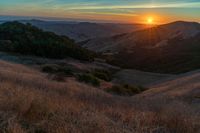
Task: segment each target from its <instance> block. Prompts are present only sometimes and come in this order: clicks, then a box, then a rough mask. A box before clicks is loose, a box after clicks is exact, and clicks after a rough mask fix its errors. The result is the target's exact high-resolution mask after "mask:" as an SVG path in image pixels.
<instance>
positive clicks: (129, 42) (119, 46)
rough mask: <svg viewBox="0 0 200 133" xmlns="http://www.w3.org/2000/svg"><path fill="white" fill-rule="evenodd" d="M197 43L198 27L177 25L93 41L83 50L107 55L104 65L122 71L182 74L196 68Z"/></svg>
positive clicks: (198, 25) (199, 46)
mask: <svg viewBox="0 0 200 133" xmlns="http://www.w3.org/2000/svg"><path fill="white" fill-rule="evenodd" d="M199 43H200V24H199V23H193V22H182V21H178V22H174V23H170V24H166V25H161V26H156V27H153V28H150V29H146V30H141V31H137V32H133V33H130V34H123V35H121V36H114V37H112V38H99V39H96V40H95V39H94V40H91V41H89V42H86V43H85V45H84V46H85V47H86V48H88V49H91V50H94V51H99V52H102V53H103V54H105V55H108V56H107V60H108V62H110V63H112V64H115V65H119V66H121V67H124V68H129V69H138V70H142V71H147V72H149V71H150V72H158V73H183V72H188V71H191V70H195V69H198V68H199V67H200V64H199V59H200V58H199V57H200V54H199V53H200V52H199V50H200V45H199ZM126 59H128V60H126Z"/></svg>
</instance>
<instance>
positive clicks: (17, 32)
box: [0, 21, 95, 61]
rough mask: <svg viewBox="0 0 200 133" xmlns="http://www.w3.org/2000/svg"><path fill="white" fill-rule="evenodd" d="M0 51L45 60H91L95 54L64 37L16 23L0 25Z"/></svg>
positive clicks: (29, 25)
mask: <svg viewBox="0 0 200 133" xmlns="http://www.w3.org/2000/svg"><path fill="white" fill-rule="evenodd" d="M0 50H1V51H5V52H14V53H20V54H26V55H36V56H41V57H47V58H58V59H60V58H65V57H72V58H76V59H80V60H87V61H91V60H93V58H94V56H95V54H94V53H93V52H91V51H89V50H86V49H84V48H81V47H80V46H78V45H76V44H75V43H74V41H73V40H71V39H69V38H68V37H66V36H58V35H56V34H54V33H52V32H44V31H42V30H41V29H38V28H37V27H34V26H32V25H31V24H29V23H27V24H22V23H19V22H17V21H14V22H7V23H3V24H1V25H0Z"/></svg>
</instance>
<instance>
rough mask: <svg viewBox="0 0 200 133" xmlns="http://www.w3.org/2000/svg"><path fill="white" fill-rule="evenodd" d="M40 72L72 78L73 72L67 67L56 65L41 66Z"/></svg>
mask: <svg viewBox="0 0 200 133" xmlns="http://www.w3.org/2000/svg"><path fill="white" fill-rule="evenodd" d="M42 71H43V72H46V73H51V74H59V75H60V74H62V75H63V76H72V75H73V71H72V70H71V69H70V68H68V67H65V66H64V67H63V66H59V65H56V64H46V65H43V66H42Z"/></svg>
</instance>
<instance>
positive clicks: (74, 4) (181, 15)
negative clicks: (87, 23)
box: [0, 0, 200, 24]
mask: <svg viewBox="0 0 200 133" xmlns="http://www.w3.org/2000/svg"><path fill="white" fill-rule="evenodd" d="M199 12H200V1H199V0H109V1H108V0H96V1H95V0H1V1H0V15H14V16H37V17H41V16H42V17H58V18H76V19H82V20H101V21H110V22H125V23H145V22H146V18H148V17H154V19H155V23H157V24H160V23H167V22H172V21H177V20H187V21H196V22H199V21H200V15H199Z"/></svg>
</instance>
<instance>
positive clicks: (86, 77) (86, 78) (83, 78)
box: [77, 74, 100, 86]
mask: <svg viewBox="0 0 200 133" xmlns="http://www.w3.org/2000/svg"><path fill="white" fill-rule="evenodd" d="M77 79H78V80H79V81H80V82H85V83H88V84H91V85H93V86H100V81H99V80H98V79H97V78H96V77H94V76H93V75H91V74H79V75H78V76H77Z"/></svg>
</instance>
